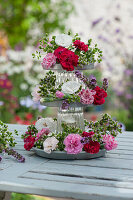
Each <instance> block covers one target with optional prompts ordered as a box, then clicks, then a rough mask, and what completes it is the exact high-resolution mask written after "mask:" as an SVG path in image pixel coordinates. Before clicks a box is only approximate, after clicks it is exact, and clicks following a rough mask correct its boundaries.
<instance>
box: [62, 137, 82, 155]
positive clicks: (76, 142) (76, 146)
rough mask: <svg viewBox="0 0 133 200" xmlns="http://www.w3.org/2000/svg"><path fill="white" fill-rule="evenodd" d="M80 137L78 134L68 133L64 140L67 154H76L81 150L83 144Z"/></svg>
mask: <svg viewBox="0 0 133 200" xmlns="http://www.w3.org/2000/svg"><path fill="white" fill-rule="evenodd" d="M81 139H82V137H81V136H80V135H79V134H69V135H68V136H67V137H66V138H65V140H64V145H65V149H64V150H65V151H67V153H68V154H78V153H80V152H81V151H82V148H83V144H82V143H81Z"/></svg>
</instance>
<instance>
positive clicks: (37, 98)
mask: <svg viewBox="0 0 133 200" xmlns="http://www.w3.org/2000/svg"><path fill="white" fill-rule="evenodd" d="M38 91H39V86H38V85H37V86H36V87H35V88H34V91H33V92H32V93H31V95H32V96H33V101H35V102H38V101H39V100H40V99H41V97H40V94H39V93H38Z"/></svg>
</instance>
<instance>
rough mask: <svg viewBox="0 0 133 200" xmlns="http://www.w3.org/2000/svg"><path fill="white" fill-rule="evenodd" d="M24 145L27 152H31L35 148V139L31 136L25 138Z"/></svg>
mask: <svg viewBox="0 0 133 200" xmlns="http://www.w3.org/2000/svg"><path fill="white" fill-rule="evenodd" d="M24 143H25V144H24V148H25V150H27V151H29V150H30V149H31V148H32V147H33V146H34V143H35V137H32V136H31V135H29V136H28V137H27V138H24Z"/></svg>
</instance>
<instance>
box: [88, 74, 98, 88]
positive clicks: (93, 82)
mask: <svg viewBox="0 0 133 200" xmlns="http://www.w3.org/2000/svg"><path fill="white" fill-rule="evenodd" d="M89 85H90V88H91V89H94V88H95V87H96V85H97V80H96V77H95V76H94V75H90V77H89Z"/></svg>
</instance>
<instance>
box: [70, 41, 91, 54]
mask: <svg viewBox="0 0 133 200" xmlns="http://www.w3.org/2000/svg"><path fill="white" fill-rule="evenodd" d="M73 44H74V46H75V47H76V48H77V49H80V50H81V51H85V52H86V51H88V45H86V44H85V43H84V42H81V41H80V40H75V42H74V43H73Z"/></svg>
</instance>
